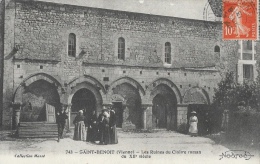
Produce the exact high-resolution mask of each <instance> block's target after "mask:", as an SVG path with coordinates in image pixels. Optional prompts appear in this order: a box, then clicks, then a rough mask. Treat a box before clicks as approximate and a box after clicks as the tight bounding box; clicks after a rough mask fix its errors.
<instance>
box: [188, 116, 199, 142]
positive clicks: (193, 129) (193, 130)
mask: <svg viewBox="0 0 260 164" xmlns="http://www.w3.org/2000/svg"><path fill="white" fill-rule="evenodd" d="M189 124H190V128H189V134H190V135H191V136H192V137H194V136H195V137H196V136H197V135H198V118H197V116H196V112H195V111H192V112H191V116H190V119H189Z"/></svg>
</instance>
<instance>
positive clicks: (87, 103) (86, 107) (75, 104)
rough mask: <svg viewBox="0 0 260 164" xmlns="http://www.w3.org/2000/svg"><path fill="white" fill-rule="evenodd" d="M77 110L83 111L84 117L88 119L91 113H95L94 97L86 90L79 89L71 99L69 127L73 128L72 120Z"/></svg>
mask: <svg viewBox="0 0 260 164" xmlns="http://www.w3.org/2000/svg"><path fill="white" fill-rule="evenodd" d="M79 110H83V112H84V115H85V116H86V117H89V116H90V115H91V114H92V111H94V110H95V111H96V98H95V95H94V94H93V93H92V92H91V91H90V90H88V89H85V88H83V89H80V90H78V91H77V92H76V93H75V94H74V95H73V97H72V106H71V121H70V124H71V126H73V120H74V119H75V117H76V116H77V114H78V111H79Z"/></svg>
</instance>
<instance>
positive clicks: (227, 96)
mask: <svg viewBox="0 0 260 164" xmlns="http://www.w3.org/2000/svg"><path fill="white" fill-rule="evenodd" d="M259 100H260V83H259V81H258V80H257V81H256V82H249V81H248V82H244V83H243V84H238V83H236V82H235V80H234V73H233V72H228V73H226V76H225V78H223V79H222V80H221V81H220V82H219V83H218V88H217V89H215V95H214V97H213V104H212V105H213V106H214V107H215V108H216V109H219V110H232V111H236V110H238V106H249V107H250V108H254V109H257V110H258V109H259V107H260V104H259V102H258V101H259Z"/></svg>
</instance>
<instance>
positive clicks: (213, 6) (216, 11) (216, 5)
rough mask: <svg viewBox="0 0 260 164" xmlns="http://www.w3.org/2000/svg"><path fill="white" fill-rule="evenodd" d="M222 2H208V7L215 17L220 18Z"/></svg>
mask: <svg viewBox="0 0 260 164" xmlns="http://www.w3.org/2000/svg"><path fill="white" fill-rule="evenodd" d="M222 1H223V0H208V2H209V5H210V7H211V9H212V11H213V13H214V14H215V16H216V17H221V16H222Z"/></svg>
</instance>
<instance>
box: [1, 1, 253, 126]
mask: <svg viewBox="0 0 260 164" xmlns="http://www.w3.org/2000/svg"><path fill="white" fill-rule="evenodd" d="M77 2H79V1H75V2H72V3H73V4H62V3H61V1H58V0H53V1H52V2H45V1H44V0H37V1H26V0H9V1H6V11H5V41H4V42H5V51H4V55H5V60H4V90H3V95H4V96H3V109H2V116H1V119H2V120H1V122H2V125H3V127H5V128H10V127H11V126H12V124H13V118H14V111H15V110H17V108H18V109H21V115H20V121H27V122H30V121H45V120H46V114H45V108H46V104H49V105H51V106H54V107H55V109H59V108H60V103H65V104H68V105H69V107H68V111H69V122H70V123H69V124H70V125H72V120H73V119H74V117H75V115H76V113H77V111H78V110H80V109H84V110H85V113H86V114H87V115H88V114H89V113H90V112H91V111H92V110H96V111H97V112H100V111H101V110H102V108H103V107H104V106H109V104H110V103H113V106H114V107H115V108H116V113H117V119H118V123H117V126H118V127H123V128H144V129H150V128H167V129H170V130H177V129H178V127H179V126H180V125H181V124H185V123H187V113H188V111H190V110H197V108H203V109H207V108H208V105H209V104H210V103H211V102H212V99H213V94H214V88H216V86H217V83H218V82H219V81H220V80H221V77H223V75H224V74H225V72H227V71H234V72H238V74H240V76H238V80H239V81H243V79H244V78H249V79H253V78H255V77H256V71H255V70H256V69H255V63H256V62H255V58H254V54H255V52H256V46H255V45H256V43H252V42H242V41H239V42H238V41H223V40H222V25H221V22H209V21H202V20H192V19H183V18H175V17H167V16H159V15H151V14H141V13H131V12H126V11H116V10H108V9H101V8H91V7H88V6H84V5H82V4H77ZM241 45H242V46H241ZM245 49H246V53H245V54H244V53H243V52H244V50H245ZM253 52H254V53H253ZM250 54H251V56H250ZM237 65H238V67H237ZM237 68H238V69H237ZM237 70H238V71H237ZM250 73H251V74H250Z"/></svg>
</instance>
